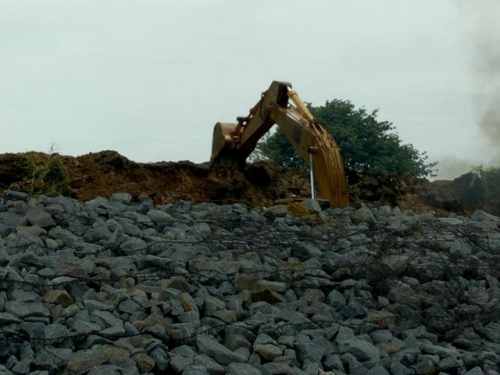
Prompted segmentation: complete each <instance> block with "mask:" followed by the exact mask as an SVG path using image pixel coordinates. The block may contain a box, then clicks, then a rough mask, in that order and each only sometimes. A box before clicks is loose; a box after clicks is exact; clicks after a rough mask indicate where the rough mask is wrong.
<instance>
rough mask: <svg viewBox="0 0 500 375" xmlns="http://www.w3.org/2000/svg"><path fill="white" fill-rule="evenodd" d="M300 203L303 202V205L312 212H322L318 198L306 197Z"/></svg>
mask: <svg viewBox="0 0 500 375" xmlns="http://www.w3.org/2000/svg"><path fill="white" fill-rule="evenodd" d="M300 203H301V204H302V206H304V208H305V209H306V210H308V211H309V212H311V213H320V212H321V206H320V204H319V202H318V201H317V200H316V199H304V200H303V201H302V202H300Z"/></svg>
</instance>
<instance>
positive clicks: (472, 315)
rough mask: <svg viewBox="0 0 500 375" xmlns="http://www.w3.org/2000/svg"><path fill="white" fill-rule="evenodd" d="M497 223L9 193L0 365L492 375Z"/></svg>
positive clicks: (300, 206)
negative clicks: (85, 199) (78, 198)
mask: <svg viewBox="0 0 500 375" xmlns="http://www.w3.org/2000/svg"><path fill="white" fill-rule="evenodd" d="M89 178H90V177H89ZM164 193H165V194H166V193H167V192H166V191H164ZM499 226H500V218H498V217H496V216H493V215H491V214H488V213H486V212H484V211H481V210H477V211H475V212H474V213H473V214H472V216H471V217H470V218H469V217H464V216H459V215H457V214H448V215H446V216H439V217H438V216H434V215H433V214H430V213H416V212H414V211H412V210H401V209H400V208H394V207H391V206H387V205H386V206H378V207H373V208H368V207H366V206H360V207H359V208H355V207H346V208H343V209H324V210H322V209H321V208H320V207H319V206H318V204H317V202H315V201H311V200H306V201H304V202H302V203H291V204H288V205H286V206H285V205H271V206H269V207H268V208H265V209H261V208H251V207H250V208H249V207H248V206H246V205H244V204H241V203H236V204H225V205H216V204H215V203H208V202H200V203H192V202H188V201H186V200H179V199H177V200H175V201H173V202H172V203H164V204H155V201H154V200H153V199H152V197H149V196H148V195H142V197H140V198H139V197H134V196H133V195H132V194H129V193H119V192H115V193H113V194H111V195H110V196H109V197H106V198H104V197H95V198H93V199H90V200H87V201H85V202H82V201H79V200H76V199H73V198H70V197H64V196H58V197H48V196H45V195H39V196H37V197H30V196H29V195H28V194H26V193H23V192H19V191H14V190H8V191H6V192H5V194H4V196H3V198H2V199H0V266H1V267H0V363H1V364H2V365H0V374H28V373H31V374H86V373H88V374H92V375H98V374H130V375H133V374H140V373H144V374H183V375H206V374H221V375H222V374H242V375H244V374H249V375H254V374H255V375H258V374H293V375H301V374H314V375H316V374H323V373H324V372H327V373H332V374H360V375H386V374H392V375H405V374H419V375H424V374H442V375H444V374H450V375H451V374H466V375H476V374H477V375H479V374H483V373H486V374H498V372H497V370H498V368H499V366H500V355H499V354H498V353H500V323H498V321H499V318H500V316H499V314H500V308H499V307H500V306H499V303H500V302H499V301H500V284H499V277H500V268H499V266H498V265H499V256H500V231H499Z"/></svg>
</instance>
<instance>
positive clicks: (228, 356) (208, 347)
mask: <svg viewBox="0 0 500 375" xmlns="http://www.w3.org/2000/svg"><path fill="white" fill-rule="evenodd" d="M196 343H197V346H198V350H199V351H200V352H201V353H203V354H206V355H208V356H210V357H212V358H214V359H215V360H216V361H217V362H218V363H220V364H222V365H228V364H230V363H231V362H246V358H245V357H244V356H242V355H241V354H238V353H236V352H233V351H231V350H229V349H228V348H226V347H225V346H224V345H222V344H220V343H219V342H217V341H216V340H215V339H214V338H212V337H210V336H206V335H197V337H196Z"/></svg>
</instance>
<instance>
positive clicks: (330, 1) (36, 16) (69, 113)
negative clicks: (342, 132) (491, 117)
mask: <svg viewBox="0 0 500 375" xmlns="http://www.w3.org/2000/svg"><path fill="white" fill-rule="evenodd" d="M472 3H473V4H474V6H473V7H471V6H468V5H467V2H466V1H465V0H463V1H460V0H455V1H454V0H439V1H436V0H418V1H417V0H406V1H401V0H378V1H368V0H365V1H348V0H342V1H341V0H307V1H306V0H286V1H285V0H273V1H271V0H253V1H243V0H239V1H238V0H211V1H207V0H182V1H180V0H179V1H174V0H170V1H169V0H162V1H160V0H157V1H152V0H147V1H146V0H142V1H129V0H116V1H111V0H107V1H91V0H90V1H89V0H86V1H78V0H71V1H70V0H64V1H63V0H61V1H51V0H44V1H26V0H0V127H1V131H2V133H1V134H2V136H1V137H0V152H1V153H3V152H24V151H29V150H36V151H44V152H47V151H49V149H50V148H51V146H52V145H54V146H55V148H56V149H57V150H58V151H59V152H60V153H62V154H66V155H81V154H86V153H88V152H96V151H101V150H116V151H118V152H120V153H121V154H123V155H124V156H126V157H128V158H129V159H132V160H134V161H138V162H156V161H162V160H165V161H177V160H191V161H193V162H203V161H206V160H208V159H209V158H210V150H211V137H212V128H213V125H214V124H215V123H216V122H217V121H225V122H231V121H233V120H235V118H236V116H241V115H246V114H247V113H248V110H249V109H250V108H251V107H252V106H253V105H254V104H255V103H256V102H257V101H258V99H259V98H260V93H261V92H262V91H264V90H265V89H267V87H268V86H269V85H270V83H271V81H273V80H284V81H289V82H291V83H292V84H293V86H294V88H295V89H296V90H297V91H298V93H299V94H300V95H301V97H302V99H303V100H304V101H307V102H312V103H313V104H314V105H322V104H324V103H325V101H326V100H332V99H348V100H351V101H352V102H353V103H354V104H355V105H356V106H357V107H365V108H366V109H367V110H369V111H372V110H374V109H379V110H380V112H379V119H380V120H387V121H391V122H393V123H394V125H395V127H396V131H397V133H398V134H399V136H400V138H401V139H402V140H403V142H404V143H411V144H413V145H414V146H415V148H417V149H418V150H420V151H427V152H428V154H429V157H430V159H429V160H431V161H440V162H441V166H440V170H441V174H440V177H454V176H456V175H458V174H459V173H460V172H465V171H467V169H468V168H469V167H470V165H474V164H479V163H489V162H491V161H492V160H494V158H495V156H496V155H495V150H496V147H495V145H494V142H495V141H498V139H494V138H495V134H498V135H500V134H499V133H498V132H497V133H495V132H493V133H491V132H490V133H488V136H484V134H485V132H484V131H483V130H481V127H480V126H479V125H480V122H481V121H482V119H484V114H485V112H486V111H487V109H488V106H490V105H491V100H492V99H491V98H495V97H496V98H497V99H498V98H499V96H495V93H497V92H498V91H499V90H498V89H499V87H500V86H499V85H498V84H500V81H499V80H497V81H495V80H492V78H491V77H490V75H489V73H488V74H479V73H481V72H480V68H481V65H480V64H479V62H480V59H479V58H478V55H481V53H482V52H481V51H480V47H478V46H481V45H482V46H483V47H484V46H485V43H486V42H488V41H489V42H491V41H492V40H493V41H494V40H495V39H491V38H495V35H496V36H498V29H497V26H496V23H497V21H498V19H500V1H498V0H474V1H472ZM493 20H495V21H493ZM485 35H486V36H485ZM492 35H493V37H492ZM484 38H486V42H484V41H483V39H484ZM488 38H489V39H488ZM496 40H497V41H499V39H496ZM481 43H482V44H481ZM498 48H500V43H491V45H489V44H488V47H487V48H485V49H486V50H488V51H490V52H491V50H494V51H497V52H498ZM478 51H479V52H478ZM496 56H498V55H496V54H493V62H495V61H496V62H497V63H498V64H500V59H496V60H495V58H496ZM491 57H492V56H490V58H491ZM496 66H498V65H496ZM483 68H484V67H483ZM493 70H494V72H493V73H495V72H496V73H498V69H496V70H495V69H493ZM478 72H479V73H478ZM483 73H484V69H483ZM478 77H479V78H478ZM496 77H497V78H498V77H499V75H498V74H497V75H496ZM489 82H496V83H497V85H496V86H495V85H489ZM488 85H489V86H488ZM485 87H486V88H485ZM495 104H498V102H495ZM497 107H498V106H497ZM495 126H497V127H498V126H499V125H498V124H495ZM499 128H500V127H499ZM452 167H453V168H452Z"/></svg>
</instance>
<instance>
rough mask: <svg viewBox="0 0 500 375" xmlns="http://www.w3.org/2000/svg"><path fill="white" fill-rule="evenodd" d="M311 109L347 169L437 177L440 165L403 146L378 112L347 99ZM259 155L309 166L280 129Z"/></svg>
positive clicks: (263, 144)
mask: <svg viewBox="0 0 500 375" xmlns="http://www.w3.org/2000/svg"><path fill="white" fill-rule="evenodd" d="M310 109H311V111H312V113H313V114H314V116H315V117H316V119H317V120H318V122H319V123H320V124H322V125H323V126H324V127H325V128H326V129H327V130H328V132H329V133H330V134H331V135H332V136H333V138H334V139H335V141H336V142H337V144H338V145H339V147H340V149H341V154H342V158H343V160H344V164H345V167H346V168H347V169H351V170H355V171H358V172H366V171H369V172H400V173H402V174H404V175H407V176H409V177H426V176H433V175H434V173H435V172H436V165H437V163H436V162H434V163H429V162H427V159H428V156H427V155H426V153H425V152H423V153H420V152H419V151H418V150H416V149H415V148H414V147H413V146H412V145H411V144H402V141H401V140H400V139H399V136H398V135H397V134H396V133H394V126H393V125H392V123H390V122H387V121H378V120H377V113H378V111H377V110H374V111H373V112H371V113H369V112H367V111H366V110H365V109H364V108H357V109H356V108H355V107H354V105H353V104H352V103H351V102H350V101H347V100H333V101H327V102H326V104H325V105H323V106H319V107H313V106H310ZM257 153H258V155H260V156H263V157H265V158H269V159H272V160H275V161H276V162H277V163H278V164H280V165H284V166H288V167H292V168H302V167H305V166H306V163H305V162H304V161H303V160H302V158H301V157H300V156H299V155H298V153H297V152H296V151H295V150H294V149H293V147H292V146H291V145H290V143H289V142H288V141H287V140H286V139H285V137H284V136H283V135H282V134H281V132H280V131H279V129H278V131H277V132H276V133H274V134H272V135H270V136H267V137H266V138H265V139H264V140H263V141H262V142H261V143H260V144H259V145H258V146H257Z"/></svg>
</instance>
